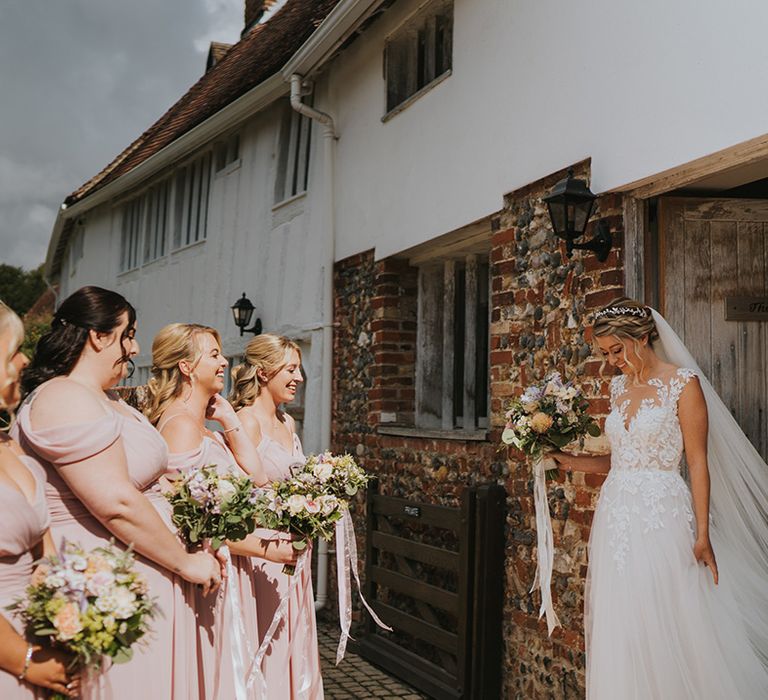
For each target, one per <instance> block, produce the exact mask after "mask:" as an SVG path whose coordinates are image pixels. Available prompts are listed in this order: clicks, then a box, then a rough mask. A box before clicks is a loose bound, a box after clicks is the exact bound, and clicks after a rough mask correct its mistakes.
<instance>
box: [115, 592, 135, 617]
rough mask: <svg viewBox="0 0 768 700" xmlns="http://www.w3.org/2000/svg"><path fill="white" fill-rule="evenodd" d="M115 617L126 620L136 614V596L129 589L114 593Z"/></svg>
mask: <svg viewBox="0 0 768 700" xmlns="http://www.w3.org/2000/svg"><path fill="white" fill-rule="evenodd" d="M114 598H115V607H114V616H115V617H116V618H117V619H118V620H126V619H127V618H129V617H130V616H131V615H133V613H135V612H136V594H135V593H134V592H133V591H129V590H128V589H127V588H117V589H116V590H115V593H114Z"/></svg>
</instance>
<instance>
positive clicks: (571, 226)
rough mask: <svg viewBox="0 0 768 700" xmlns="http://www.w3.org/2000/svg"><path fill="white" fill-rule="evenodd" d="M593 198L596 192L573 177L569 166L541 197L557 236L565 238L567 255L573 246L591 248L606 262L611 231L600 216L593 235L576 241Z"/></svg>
mask: <svg viewBox="0 0 768 700" xmlns="http://www.w3.org/2000/svg"><path fill="white" fill-rule="evenodd" d="M595 199H596V196H595V195H594V194H593V193H592V191H591V190H590V189H589V187H587V183H586V182H585V181H584V180H579V179H578V178H575V177H574V176H573V170H572V169H571V168H569V169H568V175H567V176H566V177H565V178H563V179H562V180H560V182H558V183H557V184H556V185H555V186H554V187H553V188H552V191H551V192H550V193H549V194H548V195H547V196H546V197H544V202H545V203H546V205H547V209H549V218H550V220H551V221H552V228H553V229H554V230H555V233H556V234H557V235H558V236H560V238H564V239H565V244H566V252H567V254H568V257H569V258H570V257H571V256H572V255H573V251H574V250H591V251H592V252H593V253H595V255H596V256H597V259H598V260H599V261H600V262H605V260H606V258H607V257H608V253H610V252H611V245H612V243H613V241H612V239H611V232H610V229H609V228H608V224H607V223H606V222H605V221H603V220H601V221H599V222H598V224H597V234H596V235H595V237H594V238H592V239H591V240H589V241H586V242H585V243H576V242H575V241H576V239H577V238H581V237H582V236H583V235H584V231H585V229H586V228H587V222H588V221H589V217H590V215H591V214H592V207H593V205H594V203H595Z"/></svg>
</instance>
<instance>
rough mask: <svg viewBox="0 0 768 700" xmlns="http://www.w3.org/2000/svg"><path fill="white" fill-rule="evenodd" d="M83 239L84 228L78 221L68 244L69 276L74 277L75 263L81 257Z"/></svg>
mask: <svg viewBox="0 0 768 700" xmlns="http://www.w3.org/2000/svg"><path fill="white" fill-rule="evenodd" d="M84 239H85V227H84V226H83V224H82V223H81V222H80V221H78V222H77V224H75V230H74V233H73V234H72V238H71V239H70V242H69V274H70V275H74V274H75V272H77V263H78V262H79V261H80V260H81V259H82V257H83V249H84Z"/></svg>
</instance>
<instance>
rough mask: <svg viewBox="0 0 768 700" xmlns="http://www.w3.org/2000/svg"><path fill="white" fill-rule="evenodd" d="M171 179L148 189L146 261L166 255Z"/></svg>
mask: <svg viewBox="0 0 768 700" xmlns="http://www.w3.org/2000/svg"><path fill="white" fill-rule="evenodd" d="M170 189H171V187H170V181H169V180H164V181H163V182H159V183H158V184H156V185H153V186H152V187H150V188H149V190H147V192H146V194H145V195H144V197H145V199H146V208H147V214H146V222H145V230H144V262H145V263H148V262H152V261H153V260H157V259H158V258H161V257H163V256H164V255H165V248H166V237H167V234H168V217H169V211H168V210H169V206H168V204H169V199H170Z"/></svg>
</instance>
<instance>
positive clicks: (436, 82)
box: [381, 68, 453, 123]
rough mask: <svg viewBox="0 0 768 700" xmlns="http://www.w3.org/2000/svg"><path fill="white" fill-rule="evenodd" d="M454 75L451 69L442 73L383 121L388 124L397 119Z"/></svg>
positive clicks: (382, 119) (392, 110)
mask: <svg viewBox="0 0 768 700" xmlns="http://www.w3.org/2000/svg"><path fill="white" fill-rule="evenodd" d="M452 73H453V69H451V68H449V69H448V70H447V71H445V73H442V74H441V75H438V76H437V77H436V78H435V79H434V80H433V81H432V82H431V83H427V84H426V85H425V86H424V87H423V88H421V89H419V90H417V91H416V92H414V93H413V95H411V96H410V97H406V98H405V99H404V100H403V101H402V102H401V103H400V104H399V105H397V107H393V108H392V109H390V110H389V112H387V113H386V114H385V115H384V116H383V117H382V118H381V121H382V122H384V123H386V122H388V121H389V120H390V119H392V118H393V117H396V116H397V115H398V114H400V112H402V111H403V110H405V109H408V107H410V106H411V105H412V104H413V103H414V102H416V100H418V99H419V98H420V97H421V96H422V95H424V94H426V93H428V92H429V91H430V90H431V89H432V88H435V87H437V86H438V85H439V84H440V83H442V82H443V81H444V80H445V79H446V78H448V77H449V76H450V75H451V74H452Z"/></svg>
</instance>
